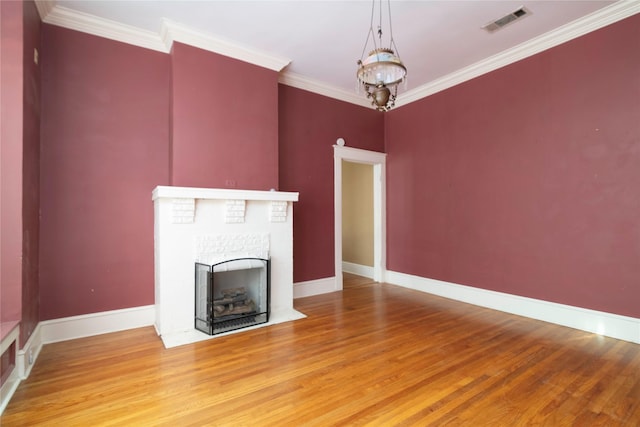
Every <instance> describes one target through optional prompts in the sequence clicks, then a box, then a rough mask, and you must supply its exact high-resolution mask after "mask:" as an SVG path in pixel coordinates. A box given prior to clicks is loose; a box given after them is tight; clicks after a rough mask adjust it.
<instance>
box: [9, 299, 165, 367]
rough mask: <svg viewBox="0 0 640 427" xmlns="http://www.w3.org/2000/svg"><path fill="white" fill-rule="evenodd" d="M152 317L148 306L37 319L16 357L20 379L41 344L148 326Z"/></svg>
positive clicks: (38, 351)
mask: <svg viewBox="0 0 640 427" xmlns="http://www.w3.org/2000/svg"><path fill="white" fill-rule="evenodd" d="M154 320H155V306H153V305H147V306H142V307H133V308H124V309H121V310H112V311H103V312H100V313H90V314H83V315H80V316H72V317H63V318H60V319H53V320H45V321H43V322H39V323H38V325H37V326H36V328H35V329H34V331H33V333H32V334H31V337H29V339H28V340H27V342H26V343H25V345H24V347H23V348H22V349H21V350H20V351H18V354H17V356H16V365H17V368H18V372H19V375H20V378H22V379H25V378H27V377H28V376H29V374H30V373H31V368H32V367H33V364H34V363H35V361H36V359H37V358H38V355H39V354H40V351H41V350H42V346H43V345H44V344H50V343H54V342H60V341H67V340H72V339H76V338H84V337H89V336H93V335H101V334H107V333H110V332H118V331H124V330H127V329H134V328H141V327H143V326H151V325H153V322H154Z"/></svg>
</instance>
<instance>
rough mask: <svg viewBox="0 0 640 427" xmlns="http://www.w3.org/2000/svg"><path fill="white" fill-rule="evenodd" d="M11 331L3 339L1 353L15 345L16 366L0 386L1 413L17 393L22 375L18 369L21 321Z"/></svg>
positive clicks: (0, 344) (0, 347)
mask: <svg viewBox="0 0 640 427" xmlns="http://www.w3.org/2000/svg"><path fill="white" fill-rule="evenodd" d="M12 326H13V327H12V328H11V331H10V332H9V333H8V334H7V335H6V336H5V337H4V338H3V339H2V342H1V343H0V354H4V352H5V351H10V350H9V349H10V348H11V346H12V345H13V346H14V348H15V350H16V362H15V363H16V366H14V367H13V369H12V370H11V373H10V374H9V375H8V376H7V378H6V379H5V380H4V382H3V383H2V386H0V415H2V413H3V412H4V408H6V407H7V404H8V403H9V400H11V397H12V396H13V393H15V391H16V389H17V388H18V385H19V384H20V375H19V371H18V348H19V346H20V323H19V322H15V324H13V325H12Z"/></svg>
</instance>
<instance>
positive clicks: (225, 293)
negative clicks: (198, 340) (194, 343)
mask: <svg viewBox="0 0 640 427" xmlns="http://www.w3.org/2000/svg"><path fill="white" fill-rule="evenodd" d="M270 282H271V279H270V260H268V259H263V258H238V259H233V260H229V261H223V262H219V263H217V264H212V265H208V264H202V263H195V288H196V289H195V291H196V295H195V328H196V329H197V330H199V331H202V332H204V333H206V334H209V335H215V334H220V333H223V332H229V331H232V330H235V329H240V328H246V327H248V326H253V325H259V324H262V323H266V322H268V321H269V314H270V301H269V294H270V287H271V283H270Z"/></svg>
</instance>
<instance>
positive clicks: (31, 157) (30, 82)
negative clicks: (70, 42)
mask: <svg viewBox="0 0 640 427" xmlns="http://www.w3.org/2000/svg"><path fill="white" fill-rule="evenodd" d="M40 27H41V23H40V15H38V10H37V9H36V5H35V3H34V2H32V1H27V2H24V49H23V52H24V56H23V62H24V104H23V164H22V322H21V324H20V334H21V339H20V342H21V343H26V342H27V339H29V336H30V335H31V333H32V332H33V330H34V329H35V328H36V326H37V325H38V321H39V300H40V289H39V282H38V275H39V272H38V271H39V270H38V269H39V260H38V250H39V244H40V98H41V97H40V93H41V84H40V66H39V65H36V64H35V62H34V59H33V58H34V49H37V50H38V51H40V50H41V49H40Z"/></svg>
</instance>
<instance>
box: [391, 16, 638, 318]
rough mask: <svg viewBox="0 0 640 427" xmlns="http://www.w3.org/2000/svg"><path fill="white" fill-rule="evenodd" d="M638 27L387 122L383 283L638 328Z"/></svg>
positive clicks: (610, 30) (472, 85)
mask: <svg viewBox="0 0 640 427" xmlns="http://www.w3.org/2000/svg"><path fill="white" fill-rule="evenodd" d="M639 118H640V15H637V16H633V17H631V18H627V19H625V20H623V21H621V22H619V23H616V24H614V25H612V26H609V27H606V28H604V29H601V30H599V31H596V32H594V33H591V34H588V35H586V36H584V37H581V38H579V39H576V40H573V41H571V42H568V43H566V44H563V45H561V46H558V47H556V48H553V49H551V50H549V51H546V52H543V53H541V54H538V55H536V56H534V57H531V58H528V59H526V60H523V61H520V62H518V63H516V64H512V65H510V66H508V67H505V68H503V69H500V70H497V71H495V72H492V73H490V74H488V75H485V76H482V77H479V78H476V79H474V80H472V81H469V82H466V83H464V84H461V85H459V86H457V87H454V88H451V89H449V90H446V91H444V92H441V93H438V94H435V95H433V96H430V97H428V98H426V99H424V100H421V101H419V102H416V103H413V104H410V105H408V106H406V107H402V108H399V109H397V110H393V111H391V112H390V113H388V114H387V115H386V116H385V126H386V132H387V140H386V149H387V153H388V163H387V167H388V186H387V191H388V196H387V197H388V199H387V200H388V206H387V209H388V210H387V215H388V254H387V260H388V261H387V262H388V265H387V267H388V268H389V269H390V270H393V271H398V272H403V273H409V274H413V275H418V276H422V277H428V278H434V279H440V280H445V281H449V282H454V283H460V284H465V285H471V286H475V287H479V288H484V289H491V290H496V291H501V292H506V293H510V294H516V295H522V296H527V297H532V298H537V299H543V300H548V301H554V302H558V303H564V304H569V305H573V306H579V307H586V308H590V309H595V310H601V311H605V312H612V313H617V314H621V315H627V316H633V317H640V304H638V301H640V221H638V212H640V191H638V189H639V188H640V120H639Z"/></svg>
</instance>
